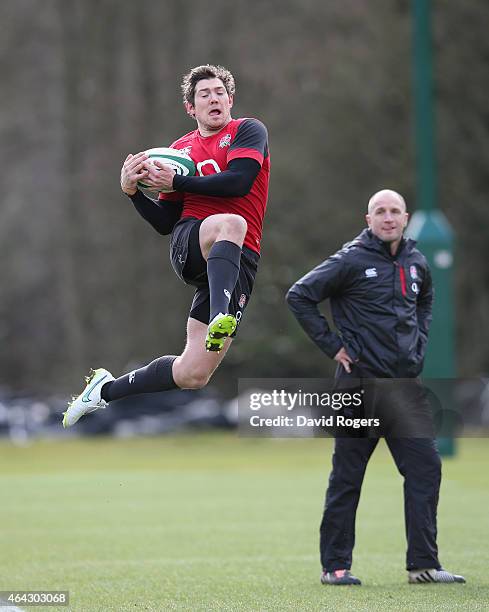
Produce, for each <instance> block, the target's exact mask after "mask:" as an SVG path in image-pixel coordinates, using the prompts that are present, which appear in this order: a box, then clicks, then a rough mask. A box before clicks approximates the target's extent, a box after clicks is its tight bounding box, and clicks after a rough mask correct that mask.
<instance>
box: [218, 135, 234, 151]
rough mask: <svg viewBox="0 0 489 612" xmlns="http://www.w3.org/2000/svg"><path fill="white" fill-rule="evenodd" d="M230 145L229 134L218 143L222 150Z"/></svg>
mask: <svg viewBox="0 0 489 612" xmlns="http://www.w3.org/2000/svg"><path fill="white" fill-rule="evenodd" d="M230 144H231V134H226V136H223V137H222V138H221V140H220V141H219V148H220V149H224V147H229V145H230Z"/></svg>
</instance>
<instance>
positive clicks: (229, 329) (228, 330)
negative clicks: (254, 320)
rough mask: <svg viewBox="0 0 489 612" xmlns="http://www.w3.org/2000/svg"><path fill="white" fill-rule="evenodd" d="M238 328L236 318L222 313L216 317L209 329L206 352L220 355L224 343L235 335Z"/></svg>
mask: <svg viewBox="0 0 489 612" xmlns="http://www.w3.org/2000/svg"><path fill="white" fill-rule="evenodd" d="M236 326H237V322H236V318H235V317H233V315H231V314H222V312H220V313H219V314H218V315H216V316H215V317H214V318H213V319H212V321H211V322H210V323H209V327H208V328H207V337H206V339H205V350H206V351H214V352H216V353H219V351H221V350H222V347H223V346H224V341H225V340H226V338H228V337H229V336H230V335H231V334H233V333H234V331H235V329H236Z"/></svg>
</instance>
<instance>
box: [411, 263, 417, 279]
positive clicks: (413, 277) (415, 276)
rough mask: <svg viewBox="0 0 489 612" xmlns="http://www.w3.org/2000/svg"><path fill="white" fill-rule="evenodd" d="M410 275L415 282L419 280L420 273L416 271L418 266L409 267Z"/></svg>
mask: <svg viewBox="0 0 489 612" xmlns="http://www.w3.org/2000/svg"><path fill="white" fill-rule="evenodd" d="M409 275H410V276H411V278H412V279H413V280H417V279H418V271H417V270H416V266H410V267H409Z"/></svg>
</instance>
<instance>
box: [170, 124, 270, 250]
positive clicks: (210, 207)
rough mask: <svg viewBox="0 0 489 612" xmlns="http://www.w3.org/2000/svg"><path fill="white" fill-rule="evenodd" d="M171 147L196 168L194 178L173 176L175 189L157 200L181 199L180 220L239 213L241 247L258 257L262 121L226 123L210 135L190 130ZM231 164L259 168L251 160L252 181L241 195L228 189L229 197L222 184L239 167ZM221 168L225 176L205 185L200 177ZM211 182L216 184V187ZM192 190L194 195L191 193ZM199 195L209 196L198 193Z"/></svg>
mask: <svg viewBox="0 0 489 612" xmlns="http://www.w3.org/2000/svg"><path fill="white" fill-rule="evenodd" d="M171 146H172V148H174V149H179V150H182V151H185V153H187V155H189V156H190V157H191V158H192V160H193V161H194V163H195V165H196V168H197V175H196V176H195V177H184V176H178V175H176V176H175V178H174V181H173V187H174V188H175V189H176V191H175V192H172V193H160V195H159V199H160V200H166V201H171V202H177V201H182V195H183V212H182V218H186V217H194V218H196V219H205V218H206V217H209V216H210V215H215V214H219V213H233V214H237V215H241V216H242V217H244V219H245V220H246V222H247V224H248V231H247V233H246V237H245V240H244V246H247V247H248V248H250V249H251V250H253V251H255V252H256V253H260V241H261V236H262V228H263V218H264V216H265V210H266V206H267V199H268V184H269V177H270V155H269V150H268V135H267V130H266V128H265V126H264V125H263V123H261V121H258V119H252V118H241V119H232V120H231V121H230V122H229V123H228V124H227V125H226V126H225V127H223V128H222V130H220V131H219V132H217V133H216V134H213V135H212V136H206V137H204V136H202V135H201V134H200V133H199V131H198V130H194V131H193V132H189V133H188V134H185V136H182V137H181V138H179V139H178V140H176V141H175V142H174V143H173V144H172V145H171ZM234 160H254V162H256V163H258V165H259V168H258V166H256V163H254V162H252V165H253V166H255V167H256V170H257V174H256V178H254V180H253V182H252V184H251V186H250V188H248V189H244V190H243V194H242V195H234V194H235V193H236V188H235V187H234V188H232V189H230V190H229V193H231V194H233V195H224V194H225V193H226V187H225V185H226V181H227V182H230V181H229V180H227V175H229V179H230V180H231V182H232V181H233V174H232V172H233V168H237V167H239V164H237V163H236V162H235V163H234V164H233V163H232V162H233V161H234ZM230 164H231V165H230ZM226 170H227V171H228V172H226V174H225V175H224V174H223V176H222V179H224V180H222V181H219V180H218V181H217V182H216V181H215V180H212V179H211V181H206V180H205V178H204V179H202V178H201V177H210V176H212V175H216V174H219V173H224V171H226ZM252 174H255V173H252ZM216 178H217V177H216ZM206 183H208V186H207V185H206ZM211 183H212V186H211ZM217 183H222V185H220V186H219V187H218V188H216V187H217ZM194 190H195V191H197V190H198V191H199V192H200V193H195V192H194ZM238 191H240V190H239V189H238ZM205 192H207V193H208V194H213V195H203V193H205Z"/></svg>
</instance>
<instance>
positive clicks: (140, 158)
mask: <svg viewBox="0 0 489 612" xmlns="http://www.w3.org/2000/svg"><path fill="white" fill-rule="evenodd" d="M147 159H148V156H147V155H146V153H136V155H132V153H129V155H128V156H127V157H126V160H125V161H124V164H123V166H122V170H121V189H122V191H123V192H124V193H126V194H127V195H129V196H131V195H134V194H135V193H136V191H137V190H138V181H140V180H142V179H146V177H147V176H148V174H149V171H148V169H147V168H146V161H147Z"/></svg>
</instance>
